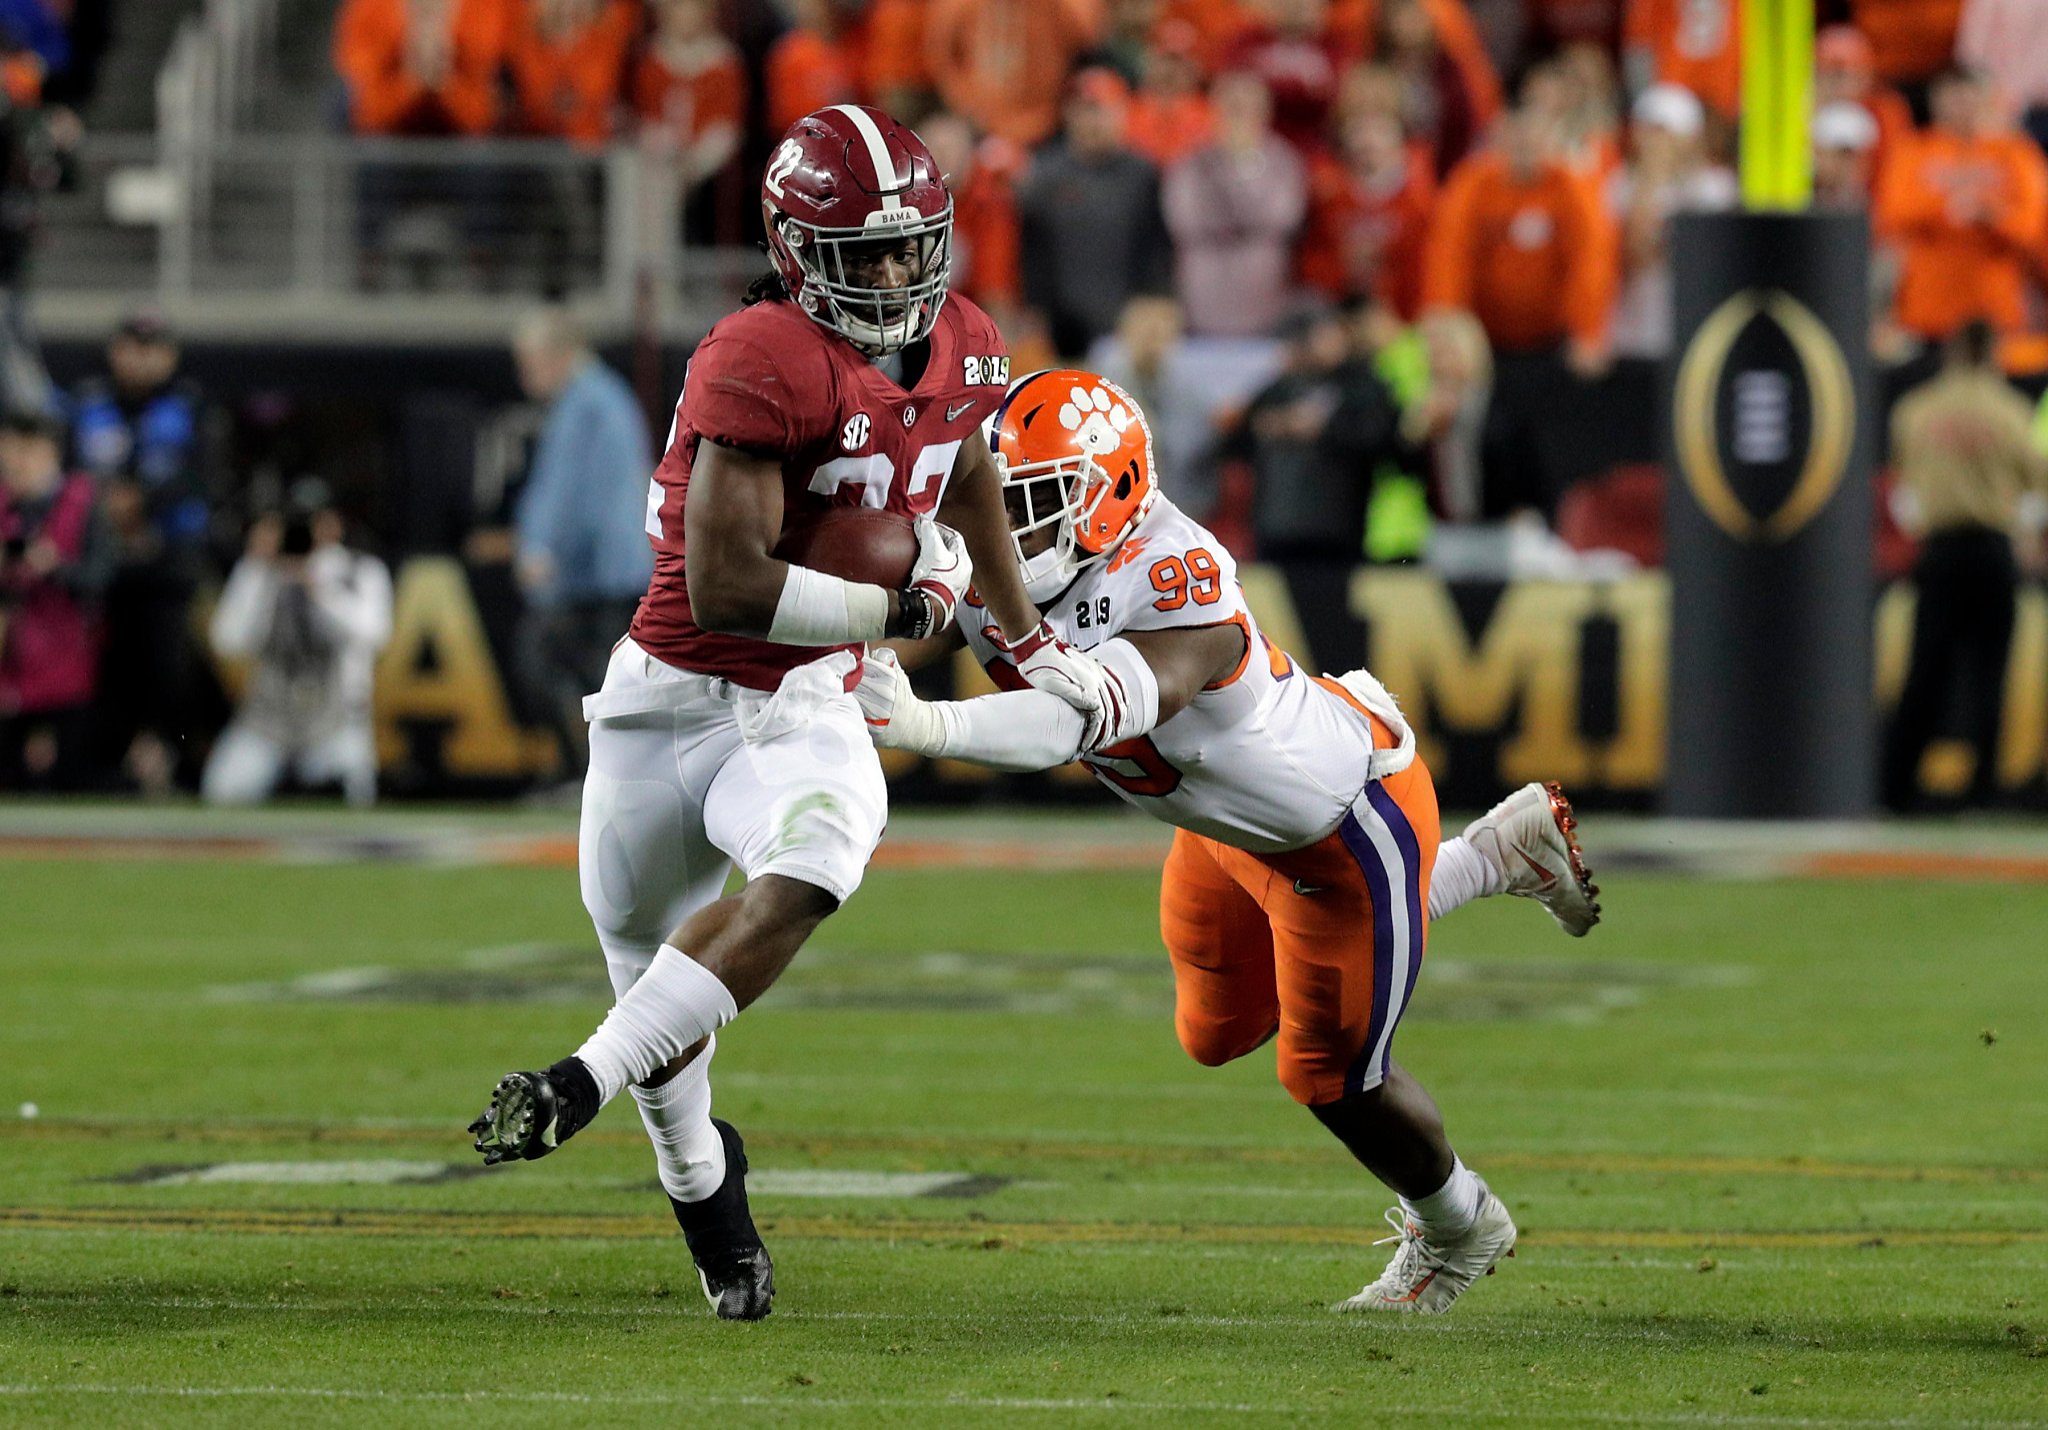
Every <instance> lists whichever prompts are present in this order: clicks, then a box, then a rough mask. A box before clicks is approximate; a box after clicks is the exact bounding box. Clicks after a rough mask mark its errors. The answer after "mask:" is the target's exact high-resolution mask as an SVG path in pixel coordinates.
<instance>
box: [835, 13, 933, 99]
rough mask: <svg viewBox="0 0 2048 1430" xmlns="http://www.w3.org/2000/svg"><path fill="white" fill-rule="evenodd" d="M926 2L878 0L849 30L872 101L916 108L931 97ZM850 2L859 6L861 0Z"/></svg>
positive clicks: (864, 86)
mask: <svg viewBox="0 0 2048 1430" xmlns="http://www.w3.org/2000/svg"><path fill="white" fill-rule="evenodd" d="M925 4H926V0H872V3H871V4H868V5H867V6H866V7H865V8H863V9H861V13H860V14H859V15H858V17H857V18H856V20H855V23H854V27H853V29H852V30H851V31H850V32H849V33H848V34H847V36H846V42H847V45H848V46H849V48H850V49H851V51H852V52H853V54H854V55H855V57H856V58H857V61H858V63H857V64H856V65H855V75H856V78H857V79H858V80H859V83H860V85H861V89H862V92H863V93H864V94H865V96H866V99H867V102H868V103H869V104H872V105H874V106H876V107H877V108H878V109H881V110H883V111H885V112H886V113H889V114H899V115H900V114H912V113H916V112H918V111H920V110H922V109H923V108H924V107H925V105H926V104H927V103H928V102H929V101H930V97H931V92H932V72H931V66H930V64H929V63H928V61H927V59H926V53H925V37H924V36H925ZM847 8H859V7H858V4H857V0H854V3H853V5H851V6H849V7H847Z"/></svg>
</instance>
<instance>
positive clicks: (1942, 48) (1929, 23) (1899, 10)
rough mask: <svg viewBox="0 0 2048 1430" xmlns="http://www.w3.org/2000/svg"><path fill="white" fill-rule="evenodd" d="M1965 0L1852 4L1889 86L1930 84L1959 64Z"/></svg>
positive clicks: (1851, 13) (1882, 0)
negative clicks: (1957, 55) (1958, 29)
mask: <svg viewBox="0 0 2048 1430" xmlns="http://www.w3.org/2000/svg"><path fill="white" fill-rule="evenodd" d="M1962 17H1963V0H1849V18H1850V19H1851V20H1853V21H1855V24H1856V28H1857V29H1859V30H1861V31H1862V32H1863V33H1864V34H1865V35H1867V36H1869V37H1870V46H1871V49H1872V51H1873V52H1874V53H1875V54H1876V57H1877V76H1878V78H1879V79H1881V80H1883V81H1884V82H1885V83H1886V84H1893V85H1903V86H1913V85H1918V84H1924V83H1926V82H1927V81H1928V80H1929V79H1930V78H1932V77H1933V76H1934V75H1935V74H1936V72H1938V71H1939V70H1940V69H1941V68H1942V67H1943V66H1944V65H1948V64H1950V63H1953V61H1954V59H1955V53H1956V27H1957V26H1958V25H1959V24H1961V23H1962Z"/></svg>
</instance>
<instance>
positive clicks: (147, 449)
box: [0, 307, 654, 804]
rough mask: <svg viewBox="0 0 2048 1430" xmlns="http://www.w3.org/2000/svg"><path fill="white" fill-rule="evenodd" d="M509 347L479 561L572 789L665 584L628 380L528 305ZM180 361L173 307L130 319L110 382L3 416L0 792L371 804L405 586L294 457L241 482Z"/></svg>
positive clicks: (513, 695) (517, 667)
mask: <svg viewBox="0 0 2048 1430" xmlns="http://www.w3.org/2000/svg"><path fill="white" fill-rule="evenodd" d="M509 349H510V350H509V353H508V357H509V358H510V359H511V365H512V367H513V369H514V370H515V371H516V373H517V377H518V383H519V387H520V389H521V392H522V394H523V397H524V399H525V400H524V401H523V402H522V403H520V404H519V405H517V406H514V407H512V408H509V409H505V410H503V411H501V412H500V413H498V414H497V415H496V417H494V418H493V425H494V426H495V427H496V428H497V429H498V430H500V431H502V432H505V433H509V434H512V435H511V437H510V438H509V441H508V443H507V450H506V451H505V452H504V453H503V454H502V462H501V465H502V467H503V471H502V476H503V479H504V480H503V483H502V486H501V487H500V488H499V489H497V490H496V491H494V493H493V494H492V497H491V499H490V500H488V501H484V502H481V503H480V505H479V507H478V509H477V510H475V511H474V512H473V513H472V514H471V518H472V519H471V520H470V522H469V523H468V528H469V533H470V537H469V542H468V545H467V547H466V549H465V556H466V557H467V560H468V562H469V565H470V569H471V570H472V571H473V572H477V573H490V572H493V571H498V572H503V573H505V576H504V579H505V582H506V586H507V588H508V589H507V595H506V599H505V600H504V602H503V603H502V609H504V610H505V611H506V612H507V613H508V614H509V616H510V618H511V620H510V625H509V627H508V628H507V629H506V630H505V631H504V649H505V651H506V654H507V657H508V659H507V662H506V667H505V669H504V670H503V672H502V675H503V678H504V682H505V688H506V693H507V696H508V698H509V699H510V700H511V702H512V704H513V706H514V708H515V710H516V712H517V713H518V715H519V717H520V719H521V721H522V723H524V724H526V725H528V726H531V727H535V728H543V729H546V730H548V731H549V732H550V733H552V734H553V735H554V737H555V739H556V741H557V751H558V758H557V759H555V760H554V761H552V762H543V763H542V766H541V767H542V768H543V769H546V768H547V767H548V765H549V764H550V763H551V764H552V767H553V769H554V771H555V773H556V774H557V775H559V776H562V777H568V778H574V777H576V776H578V775H579V774H580V771H581V769H582V764H583V760H584V727H583V723H582V720H581V716H580V711H581V701H582V697H583V696H584V695H585V694H587V693H588V692H590V691H592V690H594V689H596V688H597V687H598V685H599V684H601V683H602V680H603V672H604V662H605V658H606V656H607V655H608V654H609V652H610V649H611V647H612V645H613V643H614V642H615V641H616V640H617V639H618V636H619V633H620V632H621V631H623V630H624V629H625V627H626V625H627V624H628V623H629V622H630V620H631V618H632V613H633V608H634V606H635V605H636V604H637V602H638V600H639V597H640V595H641V594H642V593H643V592H644V591H645V590H646V588H647V579H648V576H649V574H650V572H651V570H652V566H653V557H652V553H651V551H650V550H649V548H648V545H647V540H646V537H645V534H644V533H643V531H642V529H641V528H642V517H643V515H644V509H643V508H644V502H645V496H646V490H647V473H648V472H649V470H650V469H651V466H652V463H653V460H654V448H653V443H652V439H651V436H650V433H649V430H648V425H647V421H646V417H645V415H644V413H643V410H642V408H641V405H640V402H639V400H638V398H637V397H636V396H635V394H634V392H633V390H632V388H631V387H630V386H628V384H627V383H626V381H625V379H623V378H622V377H620V376H619V375H618V374H617V373H616V372H614V371H613V370H612V369H611V368H609V367H607V366H606V365H605V364H604V363H603V362H602V361H601V360H600V359H599V358H598V356H597V354H596V353H595V352H594V351H593V350H592V349H591V347H590V345H589V343H588V341H587V340H586V339H585V337H584V336H583V334H582V333H581V332H580V331H579V330H578V328H577V326H576V324H575V322H574V320H573V319H572V318H571V316H570V315H569V314H568V313H567V312H566V311H565V310H562V309H560V308H554V307H538V308H535V309H533V310H532V311H530V312H529V313H528V314H527V315H526V316H525V317H524V318H523V319H521V320H520V321H519V322H518V323H517V325H516V327H515V329H514V332H513V334H512V339H511V342H510V344H509ZM182 366H183V353H182V350H181V346H180V343H179V340H178V337H177V334H176V333H175V332H173V330H172V329H171V327H170V325H169V324H168V323H167V322H166V320H165V319H164V317H163V315H162V314H161V313H160V312H158V311H156V310H155V309H152V308H148V307H144V308H138V309H136V310H134V311H133V312H131V313H130V314H129V315H128V316H127V317H126V318H125V319H124V320H123V321H122V322H121V324H120V325H119V327H118V328H117V330H116V331H115V332H114V333H113V335H112V336H111V338H110V339H109V341H108V342H107V344H106V347H105V351H104V361H103V364H102V366H101V369H100V371H99V372H98V373H96V374H95V375H93V376H90V377H88V378H86V379H85V380H83V381H81V382H80V383H78V384H76V385H75V386H74V387H73V388H72V389H71V390H70V391H68V392H63V393H58V394H54V395H53V400H52V402H51V403H50V404H48V405H43V406H15V407H10V408H6V409H0V791H5V790H20V789H30V790H54V791H71V792H77V791H85V792H100V793H117V792H137V793H142V794H145V795H161V794H167V793H170V792H172V791H175V790H186V791H197V792H198V793H200V794H201V795H202V796H203V797H204V798H205V799H207V800H208V801H210V802H213V803H217V804H247V803H254V802H257V801H260V800H264V799H268V798H269V797H271V796H272V795H273V794H275V793H277V792H279V791H280V790H285V789H295V790H327V791H333V792H337V793H339V794H341V795H342V796H344V797H345V798H346V799H348V800H349V801H350V802H351V803H355V804H367V803H370V802H371V801H373V800H374V799H375V798H376V796H377V771H378V756H377V749H376V741H375V738H374V733H373V722H372V699H373V695H374V673H375V669H376V665H377V662H378V659H379V656H380V653H381V652H382V651H383V650H384V648H385V646H386V645H387V644H388V642H389V641H390V639H391V637H392V632H393V622H394V585H393V577H392V573H391V570H390V568H389V567H388V566H387V565H386V564H385V563H384V561H382V560H381V559H380V558H379V557H378V556H377V555H375V554H373V552H372V551H371V550H369V549H367V547H369V546H370V545H372V544H373V543H370V542H367V541H363V540H359V539H358V537H359V533H356V532H352V531H351V526H350V522H349V521H348V520H347V519H346V518H345V516H344V514H343V509H344V503H343V502H342V501H340V500H338V499H337V493H336V492H335V491H334V490H333V488H332V487H330V485H329V483H328V482H326V481H325V480H323V479H321V478H319V477H315V476H308V475H294V473H295V472H296V471H297V470H298V469H297V466H296V465H295V464H294V463H293V462H292V461H291V459H290V458H289V457H283V458H280V457H279V455H278V454H277V453H272V454H270V455H269V456H267V457H263V458H261V459H259V460H256V461H254V462H249V461H246V460H244V461H243V462H242V463H240V465H241V466H242V467H243V470H240V471H239V472H237V471H233V470H231V469H232V468H235V467H236V466H237V465H238V463H237V460H236V455H235V454H232V453H231V452H230V451H229V450H228V449H229V447H230V445H231V443H230V428H231V427H232V426H233V423H234V421H235V419H236V417H237V416H238V415H239V417H240V418H241V419H242V420H243V421H245V422H246V421H247V420H249V413H248V412H247V411H244V412H241V413H240V414H234V413H231V412H229V411H228V410H226V409H224V408H223V407H222V406H221V405H220V404H216V403H214V402H211V401H209V400H208V399H207V397H206V396H205V394H204V393H203V392H202V391H201V390H200V388H199V387H198V385H197V384H196V383H194V382H193V381H192V380H191V379H189V378H188V377H186V376H184V375H183V373H182V370H181V369H182ZM271 400H274V399H271ZM243 435H244V437H246V433H245V434H243ZM239 455H240V456H241V457H242V458H243V459H247V458H248V456H249V453H248V452H247V451H243V452H241V453H240V454H239ZM355 495H356V496H357V497H358V498H360V496H361V493H360V492H357V493H355ZM347 505H348V506H350V507H359V506H360V501H352V502H350V503H347ZM477 579H479V581H480V582H484V583H488V582H489V581H491V580H492V579H495V578H493V577H492V576H490V575H489V574H480V575H479V576H478V578H477ZM514 592H516V594H513V593H514ZM479 600H480V601H481V600H482V598H481V597H479Z"/></svg>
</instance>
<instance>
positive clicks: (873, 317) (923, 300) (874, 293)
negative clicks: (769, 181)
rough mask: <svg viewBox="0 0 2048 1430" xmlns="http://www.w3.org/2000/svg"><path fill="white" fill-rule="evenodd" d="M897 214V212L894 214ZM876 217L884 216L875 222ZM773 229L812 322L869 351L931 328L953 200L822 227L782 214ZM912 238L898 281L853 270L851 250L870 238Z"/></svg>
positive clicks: (948, 250) (947, 270)
mask: <svg viewBox="0 0 2048 1430" xmlns="http://www.w3.org/2000/svg"><path fill="white" fill-rule="evenodd" d="M899 215H900V217H899ZM876 220H885V221H884V222H876ZM779 237H780V238H781V239H782V242H783V243H784V244H785V245H786V246H787V247H788V249H789V252H790V256H791V257H792V258H794V259H795V260H796V263H797V266H798V267H799V268H800V269H802V271H803V287H802V290H801V292H800V293H799V294H798V295H797V301H798V303H799V304H800V305H801V306H802V308H803V310H804V311H805V312H806V313H808V314H810V316H811V317H812V318H813V319H815V320H816V321H817V322H819V323H821V324H823V325H824V326H826V327H828V328H830V329H832V330H833V331H834V332H836V333H838V334H839V335H840V336H841V337H843V338H845V339H846V340H847V341H848V342H850V343H852V344H853V345H854V346H855V347H857V348H860V349H861V350H862V351H864V352H867V353H870V354H872V355H874V356H877V357H881V356H886V355H887V354H890V353H894V352H900V351H902V350H903V349H904V348H907V347H909V346H910V345H911V344H912V343H916V342H921V341H923V340H924V339H925V338H927V337H929V336H931V331H932V329H933V328H934V327H936V326H937V325H938V321H939V310H940V309H941V308H943V307H944V306H945V302H946V285H947V282H948V280H949V279H950V277H951V276H952V271H953V205H952V203H951V202H950V201H948V203H947V204H946V207H945V210H944V211H943V212H941V213H938V214H934V215H925V214H922V213H919V212H918V211H917V210H916V209H910V208H903V209H891V210H886V211H884V212H882V213H878V214H874V215H872V216H871V218H870V224H869V226H868V227H865V228H826V227H824V226H822V225H819V224H811V223H805V222H803V221H802V220H801V219H797V218H793V217H790V216H788V215H784V216H783V217H782V218H781V220H780V233H779ZM906 242H909V243H913V244H915V245H916V248H917V254H918V263H917V271H916V273H915V275H914V276H913V277H912V278H911V280H910V281H909V282H908V283H906V284H904V286H902V287H901V288H877V287H874V286H872V285H871V284H868V283H864V282H861V281H859V280H858V278H857V277H856V269H857V266H858V265H857V263H856V262H849V260H850V259H855V258H856V256H862V257H865V256H868V255H867V254H864V253H863V252H862V251H863V250H869V249H871V248H872V247H873V246H874V245H889V246H893V245H899V244H903V243H906Z"/></svg>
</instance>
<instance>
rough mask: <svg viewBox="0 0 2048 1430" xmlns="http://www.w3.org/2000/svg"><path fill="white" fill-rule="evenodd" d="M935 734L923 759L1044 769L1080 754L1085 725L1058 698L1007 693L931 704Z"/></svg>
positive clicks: (1034, 692)
mask: <svg viewBox="0 0 2048 1430" xmlns="http://www.w3.org/2000/svg"><path fill="white" fill-rule="evenodd" d="M931 710H932V712H933V713H934V714H936V715H937V716H938V726H939V728H938V736H937V740H936V742H935V744H934V746H933V748H931V749H929V750H926V751H925V753H926V754H928V755H939V756H943V757H945V758H948V759H955V760H971V761H973V762H974V763H975V764H977V765H988V766H989V767H991V768H993V769H998V770H1011V771H1026V770H1049V769H1052V768H1053V767H1054V766H1056V765H1064V764H1066V763H1067V762H1068V761H1069V760H1071V759H1073V758H1074V757H1075V756H1076V755H1078V754H1080V753H1081V737H1082V736H1083V735H1085V734H1086V733H1087V729H1088V721H1087V717H1086V716H1084V715H1083V714H1082V713H1081V712H1080V711H1078V710H1076V709H1075V708H1074V707H1073V706H1071V705H1069V704H1067V702H1066V701H1064V700H1062V699H1060V698H1059V696H1057V695H1049V694H1047V693H1046V692H1045V691H1043V690H1006V691H1004V692H1002V693H1001V694H999V695H978V696H976V697H975V698H974V699H972V700H943V701H939V702H937V703H936V704H934V705H932V706H931Z"/></svg>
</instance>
